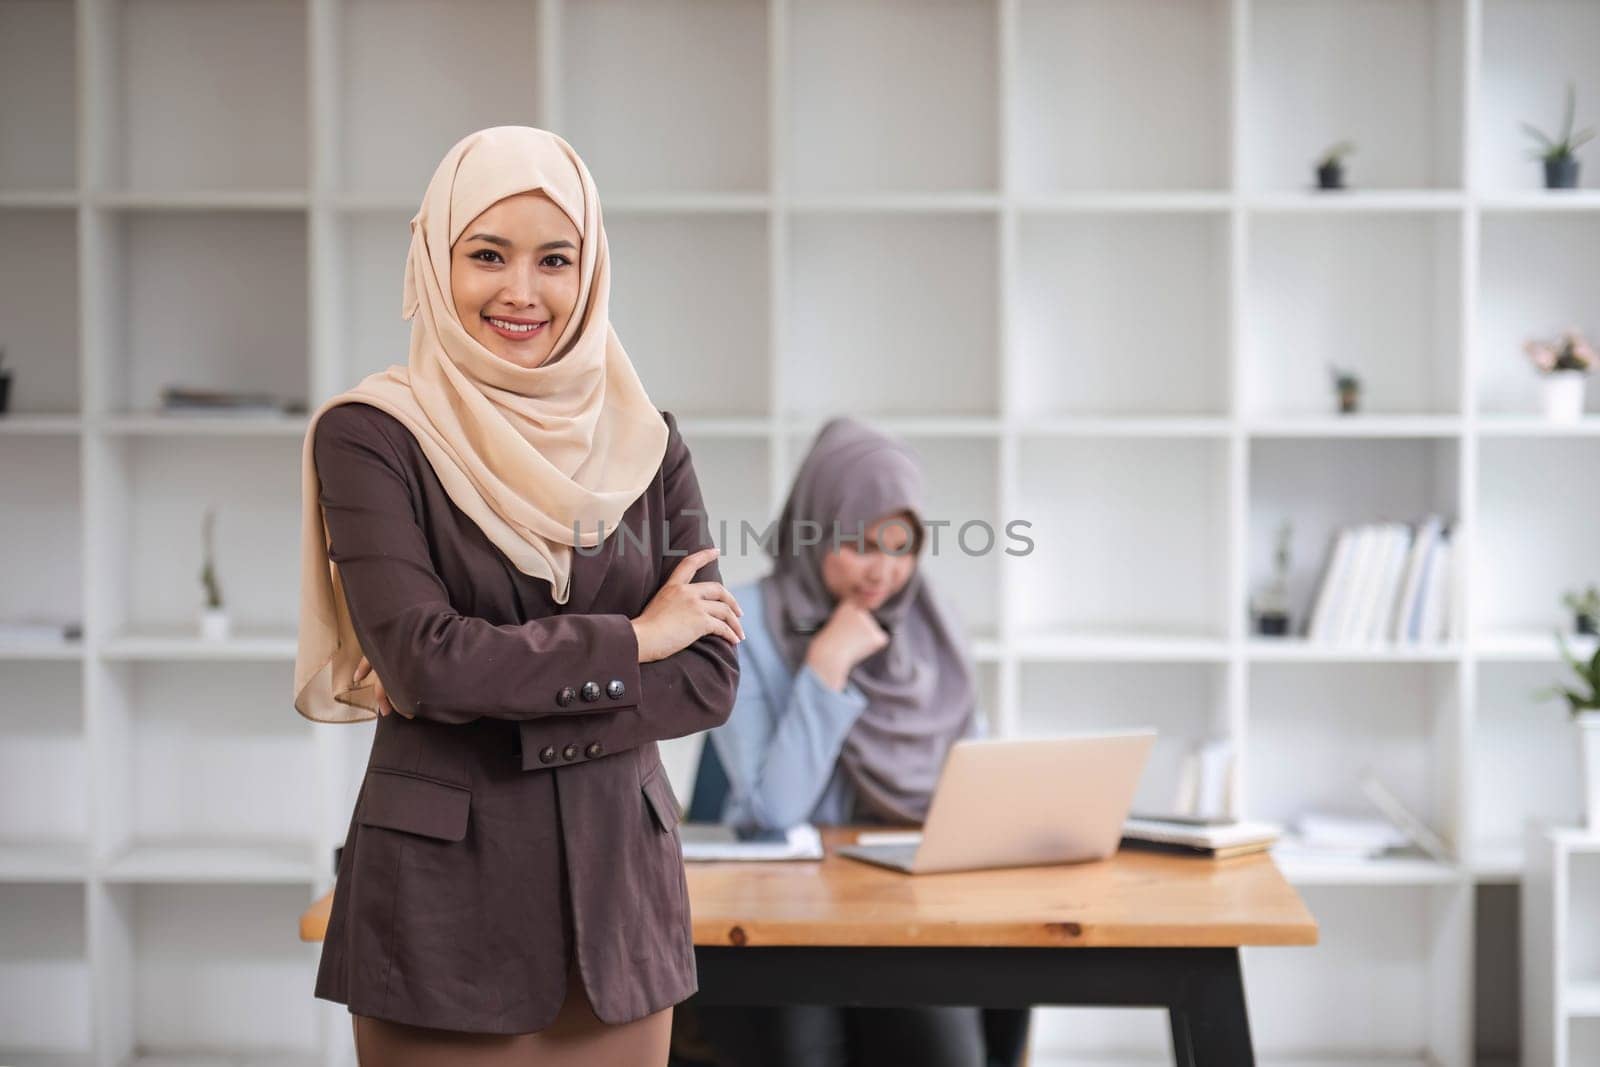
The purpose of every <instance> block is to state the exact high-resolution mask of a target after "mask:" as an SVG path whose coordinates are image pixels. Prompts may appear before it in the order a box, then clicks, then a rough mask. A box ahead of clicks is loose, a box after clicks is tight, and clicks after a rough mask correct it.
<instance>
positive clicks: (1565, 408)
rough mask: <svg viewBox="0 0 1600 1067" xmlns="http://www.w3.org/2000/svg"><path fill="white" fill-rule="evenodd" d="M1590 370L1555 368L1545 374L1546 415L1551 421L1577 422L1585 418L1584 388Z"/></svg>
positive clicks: (1587, 382) (1587, 381)
mask: <svg viewBox="0 0 1600 1067" xmlns="http://www.w3.org/2000/svg"><path fill="white" fill-rule="evenodd" d="M1588 384H1589V372H1588V371H1581V370H1553V371H1551V372H1549V373H1548V374H1546V375H1545V376H1544V417H1545V418H1546V419H1549V420H1550V421H1551V422H1577V421H1578V420H1580V419H1582V418H1583V390H1584V387H1585V386H1586V385H1588Z"/></svg>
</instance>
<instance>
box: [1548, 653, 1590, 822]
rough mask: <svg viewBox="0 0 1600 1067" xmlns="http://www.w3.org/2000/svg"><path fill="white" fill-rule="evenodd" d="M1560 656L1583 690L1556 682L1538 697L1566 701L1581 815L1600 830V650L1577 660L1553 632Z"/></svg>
mask: <svg viewBox="0 0 1600 1067" xmlns="http://www.w3.org/2000/svg"><path fill="white" fill-rule="evenodd" d="M1556 642H1557V643H1558V644H1559V645H1560V646H1561V658H1562V659H1564V660H1566V661H1567V662H1568V663H1569V664H1571V665H1572V669H1573V670H1574V671H1576V672H1577V674H1578V680H1579V681H1580V682H1581V683H1582V685H1583V686H1584V687H1585V688H1586V689H1587V690H1588V691H1587V692H1583V691H1581V690H1578V689H1571V688H1568V687H1567V686H1562V685H1556V686H1551V687H1550V688H1549V689H1544V690H1541V691H1540V692H1539V694H1538V695H1539V697H1540V698H1541V699H1551V698H1554V697H1562V698H1565V700H1566V701H1567V705H1568V709H1569V711H1570V712H1571V715H1572V721H1573V724H1574V725H1575V726H1576V727H1577V728H1578V748H1579V752H1580V754H1581V759H1582V764H1581V769H1582V772H1583V774H1582V779H1583V780H1582V788H1583V796H1584V817H1585V819H1586V820H1587V822H1588V826H1589V829H1590V830H1594V831H1600V649H1596V650H1595V653H1594V656H1593V657H1592V658H1590V659H1589V660H1588V661H1584V660H1581V659H1579V658H1578V657H1577V656H1575V655H1573V654H1572V650H1571V649H1570V648H1568V647H1567V639H1566V635H1564V634H1562V633H1561V632H1560V631H1559V630H1558V631H1556Z"/></svg>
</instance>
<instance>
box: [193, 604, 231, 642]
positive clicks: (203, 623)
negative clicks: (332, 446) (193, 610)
mask: <svg viewBox="0 0 1600 1067" xmlns="http://www.w3.org/2000/svg"><path fill="white" fill-rule="evenodd" d="M200 636H201V638H202V639H204V640H206V641H226V640H227V639H228V611H227V609H226V608H201V609H200Z"/></svg>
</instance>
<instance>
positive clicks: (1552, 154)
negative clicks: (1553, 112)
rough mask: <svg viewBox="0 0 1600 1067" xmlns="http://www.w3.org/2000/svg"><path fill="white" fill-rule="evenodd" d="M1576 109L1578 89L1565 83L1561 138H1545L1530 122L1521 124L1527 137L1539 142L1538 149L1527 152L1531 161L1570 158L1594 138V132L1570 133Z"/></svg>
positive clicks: (1586, 130)
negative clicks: (1565, 103)
mask: <svg viewBox="0 0 1600 1067" xmlns="http://www.w3.org/2000/svg"><path fill="white" fill-rule="evenodd" d="M1577 107H1578V88H1577V86H1576V85H1574V84H1573V83H1572V82H1570V81H1569V82H1567V116H1566V118H1565V119H1564V120H1563V121H1562V123H1561V136H1560V137H1559V138H1554V137H1549V136H1546V135H1545V133H1544V131H1543V130H1541V129H1539V128H1538V127H1537V126H1535V125H1533V124H1532V123H1531V122H1524V123H1522V128H1523V130H1525V131H1526V132H1527V134H1528V136H1530V137H1532V138H1534V139H1535V140H1537V141H1538V142H1539V147H1538V148H1532V149H1529V150H1528V155H1529V157H1530V158H1532V159H1542V160H1544V161H1546V162H1554V161H1559V160H1563V159H1570V158H1572V156H1573V154H1574V153H1575V152H1576V151H1577V149H1578V148H1579V147H1580V146H1581V145H1583V144H1584V143H1585V142H1587V141H1588V140H1589V139H1590V138H1592V137H1593V136H1594V130H1593V129H1592V128H1591V129H1585V130H1579V131H1578V132H1577V133H1573V132H1572V119H1573V117H1574V114H1575V112H1576V110H1577Z"/></svg>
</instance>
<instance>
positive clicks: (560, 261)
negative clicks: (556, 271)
mask: <svg viewBox="0 0 1600 1067" xmlns="http://www.w3.org/2000/svg"><path fill="white" fill-rule="evenodd" d="M551 260H555V263H554V264H553V265H554V266H558V267H565V266H566V265H567V264H569V263H571V262H572V260H570V259H568V258H567V257H566V256H564V255H562V254H561V253H560V252H551V253H550V254H549V255H548V256H545V257H544V261H543V262H544V263H545V264H546V265H552V264H551V263H550V261H551Z"/></svg>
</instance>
